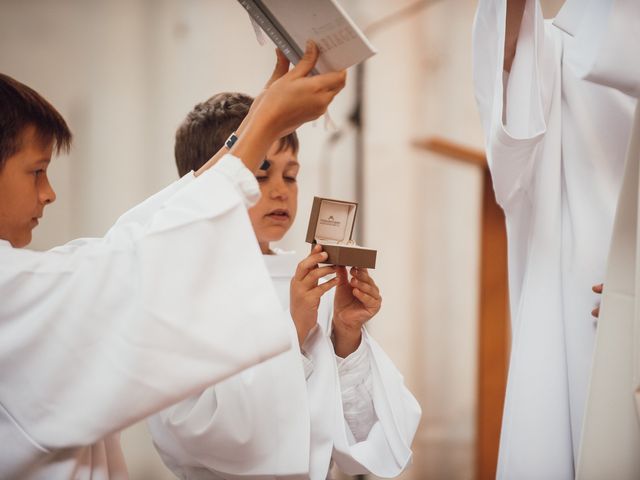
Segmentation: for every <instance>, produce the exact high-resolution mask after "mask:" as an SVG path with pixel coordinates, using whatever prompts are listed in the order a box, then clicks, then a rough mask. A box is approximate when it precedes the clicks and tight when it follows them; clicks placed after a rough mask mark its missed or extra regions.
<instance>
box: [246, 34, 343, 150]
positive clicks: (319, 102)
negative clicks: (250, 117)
mask: <svg viewBox="0 0 640 480" xmlns="http://www.w3.org/2000/svg"><path fill="white" fill-rule="evenodd" d="M318 56H319V52H318V47H317V46H316V44H315V43H313V42H311V41H310V42H308V44H307V47H306V50H305V53H304V56H303V57H302V59H301V60H300V61H299V62H298V65H296V66H295V67H294V68H293V69H291V70H288V68H289V65H288V61H287V60H286V57H284V55H283V54H282V53H278V61H277V64H276V68H275V70H274V72H273V74H272V76H271V78H270V79H269V81H268V82H267V89H266V90H265V91H264V92H263V93H262V94H261V95H260V99H259V102H258V104H257V106H256V107H255V109H254V110H255V112H254V116H255V117H256V119H257V118H259V117H260V118H263V119H264V120H265V121H266V122H267V125H269V126H270V127H271V128H272V129H273V133H274V135H275V139H278V138H281V137H283V136H285V135H287V134H289V133H291V132H292V131H294V130H295V129H297V128H298V127H299V126H300V125H302V124H303V123H305V122H308V121H310V120H314V119H316V118H318V117H319V116H320V115H322V114H323V113H324V112H325V111H326V110H327V107H328V106H329V104H330V103H331V101H332V100H333V97H335V96H336V94H337V93H338V92H340V90H342V88H343V87H344V85H345V82H346V72H344V71H341V72H330V73H324V74H322V75H315V76H313V77H307V75H308V74H309V73H310V72H311V70H313V67H314V66H315V64H316V61H317V60H318Z"/></svg>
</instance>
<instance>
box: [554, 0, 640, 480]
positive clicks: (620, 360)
mask: <svg viewBox="0 0 640 480" xmlns="http://www.w3.org/2000/svg"><path fill="white" fill-rule="evenodd" d="M572 6H575V9H573V10H569V8H568V7H572ZM585 7H586V8H585ZM565 8H567V12H564V15H565V16H567V17H568V18H567V19H566V20H567V23H568V24H569V25H574V26H575V27H574V29H573V32H572V33H573V34H574V35H575V38H576V40H577V41H578V44H579V46H580V48H579V49H576V50H575V51H574V52H573V61H572V64H574V65H576V66H577V71H578V72H579V74H580V75H582V76H584V78H586V79H588V80H590V81H593V82H597V83H601V84H603V85H607V86H610V87H612V88H616V89H618V90H620V91H623V92H625V93H628V94H629V95H632V96H634V97H635V98H636V113H635V121H634V126H633V132H632V134H631V138H630V142H629V147H628V150H627V156H626V166H625V173H624V180H623V185H622V190H621V192H620V197H619V200H618V205H617V210H616V218H615V224H614V229H613V234H612V240H611V248H610V251H609V259H608V262H607V272H606V277H605V279H604V286H605V287H604V292H603V295H602V306H601V309H600V318H599V320H598V330H597V338H596V346H595V352H594V359H593V368H592V372H591V382H590V387H589V396H588V400H587V406H586V412H585V420H584V426H583V432H582V442H581V449H580V457H579V462H578V465H577V469H576V478H577V479H578V480H599V479H601V478H615V479H616V480H635V479H637V478H640V455H639V454H638V453H639V452H640V417H639V413H640V313H639V312H640V310H639V302H640V261H639V259H640V255H639V252H638V246H639V245H640V243H638V242H639V240H640V236H639V235H638V230H639V226H640V221H639V220H640V216H639V215H638V213H639V212H640V209H639V205H640V197H639V196H638V195H639V187H640V105H638V102H637V99H638V98H639V97H640V62H639V61H638V47H640V2H638V1H637V0H589V1H588V2H587V5H584V3H583V2H582V1H581V2H580V3H578V2H576V1H573V2H571V1H570V2H568V3H567V6H566V7H563V10H564V9H565ZM562 14H563V12H561V15H562ZM576 15H578V16H579V21H576V19H575V18H571V17H575V16H576ZM561 18H562V17H561Z"/></svg>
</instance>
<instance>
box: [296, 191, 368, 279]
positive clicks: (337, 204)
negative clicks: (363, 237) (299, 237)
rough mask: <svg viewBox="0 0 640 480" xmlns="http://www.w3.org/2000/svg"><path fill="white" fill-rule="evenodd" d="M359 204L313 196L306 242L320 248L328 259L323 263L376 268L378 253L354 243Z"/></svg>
mask: <svg viewBox="0 0 640 480" xmlns="http://www.w3.org/2000/svg"><path fill="white" fill-rule="evenodd" d="M357 210H358V204H357V203H355V202H347V201H344V200H334V199H332V198H322V197H313V206H312V207H311V215H310V216H309V227H308V228H307V238H306V241H307V243H311V244H312V245H315V244H316V243H317V244H318V245H321V246H322V250H323V251H325V252H327V254H328V255H329V257H328V258H327V260H326V261H324V262H322V263H326V264H330V265H344V266H348V267H360V268H375V267H376V255H377V253H378V252H377V251H376V250H373V249H371V248H365V247H361V246H359V245H356V244H355V242H354V241H353V226H354V224H355V220H356V212H357Z"/></svg>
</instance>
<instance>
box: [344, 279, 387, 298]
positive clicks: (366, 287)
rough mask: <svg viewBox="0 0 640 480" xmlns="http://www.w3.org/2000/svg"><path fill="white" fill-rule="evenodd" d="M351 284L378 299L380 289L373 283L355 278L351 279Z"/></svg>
mask: <svg viewBox="0 0 640 480" xmlns="http://www.w3.org/2000/svg"><path fill="white" fill-rule="evenodd" d="M351 286H353V287H355V288H357V289H359V290H360V291H362V292H364V293H366V294H367V295H369V296H371V297H372V298H375V299H378V298H380V291H379V290H378V287H376V286H375V285H371V284H370V283H367V282H363V281H362V280H358V279H357V278H352V279H351Z"/></svg>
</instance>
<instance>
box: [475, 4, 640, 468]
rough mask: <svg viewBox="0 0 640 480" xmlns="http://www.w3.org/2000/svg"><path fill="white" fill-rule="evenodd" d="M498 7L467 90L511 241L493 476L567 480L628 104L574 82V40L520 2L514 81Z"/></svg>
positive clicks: (479, 32) (487, 9)
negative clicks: (506, 354) (507, 329)
mask: <svg viewBox="0 0 640 480" xmlns="http://www.w3.org/2000/svg"><path fill="white" fill-rule="evenodd" d="M505 20H506V2H505V0H481V1H480V2H479V6H478V11H477V14H476V19H475V24H474V44H473V48H474V81H475V89H476V97H477V101H478V105H479V109H480V113H481V118H482V123H483V127H484V130H485V140H486V147H487V157H488V161H489V166H490V169H491V174H492V178H493V182H494V188H495V194H496V198H497V200H498V202H499V203H500V205H501V206H502V207H503V209H504V211H505V217H506V224H507V235H508V241H509V291H510V303H511V317H512V353H511V361H510V368H509V378H508V385H507V394H506V400H505V409H504V415H503V424H502V435H501V440H500V454H499V464H498V478H505V479H517V480H521V479H528V478H531V479H540V478H545V479H571V478H573V477H574V460H575V459H576V457H577V453H578V448H579V441H580V437H581V425H582V420H583V414H584V405H585V398H586V393H587V385H588V379H589V369H590V366H591V358H592V351H593V342H594V332H595V329H594V324H593V321H592V319H591V318H590V315H589V312H590V311H591V309H592V308H593V306H594V303H595V301H596V299H595V297H594V295H593V294H592V293H591V286H592V285H594V284H597V283H601V282H602V280H603V277H604V267H605V259H606V253H607V251H608V246H609V241H610V236H611V230H612V222H613V217H614V212H615V206H616V202H617V198H618V192H619V190H620V183H621V178H622V172H623V165H624V157H625V149H626V144H627V140H628V137H629V131H630V126H631V119H632V114H633V108H634V105H635V102H634V99H632V98H631V97H629V96H628V95H626V94H624V93H621V92H620V91H618V90H615V89H613V88H610V87H606V86H601V85H596V84H594V83H591V82H588V81H586V80H584V79H582V78H581V77H579V76H578V75H577V74H576V72H575V65H573V60H574V55H573V51H574V50H575V49H576V48H578V47H579V44H578V39H577V38H574V37H572V36H571V35H569V34H567V33H565V32H563V31H562V30H561V29H559V28H557V27H556V26H554V25H553V24H551V23H550V22H545V21H544V19H543V17H542V13H541V10H540V5H539V4H538V2H537V1H534V0H527V2H526V5H525V8H524V15H523V17H522V23H521V25H520V30H519V36H518V39H517V50H516V53H515V57H514V59H513V64H512V66H511V69H510V72H508V73H505V72H504V71H503V62H504V50H505Z"/></svg>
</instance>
